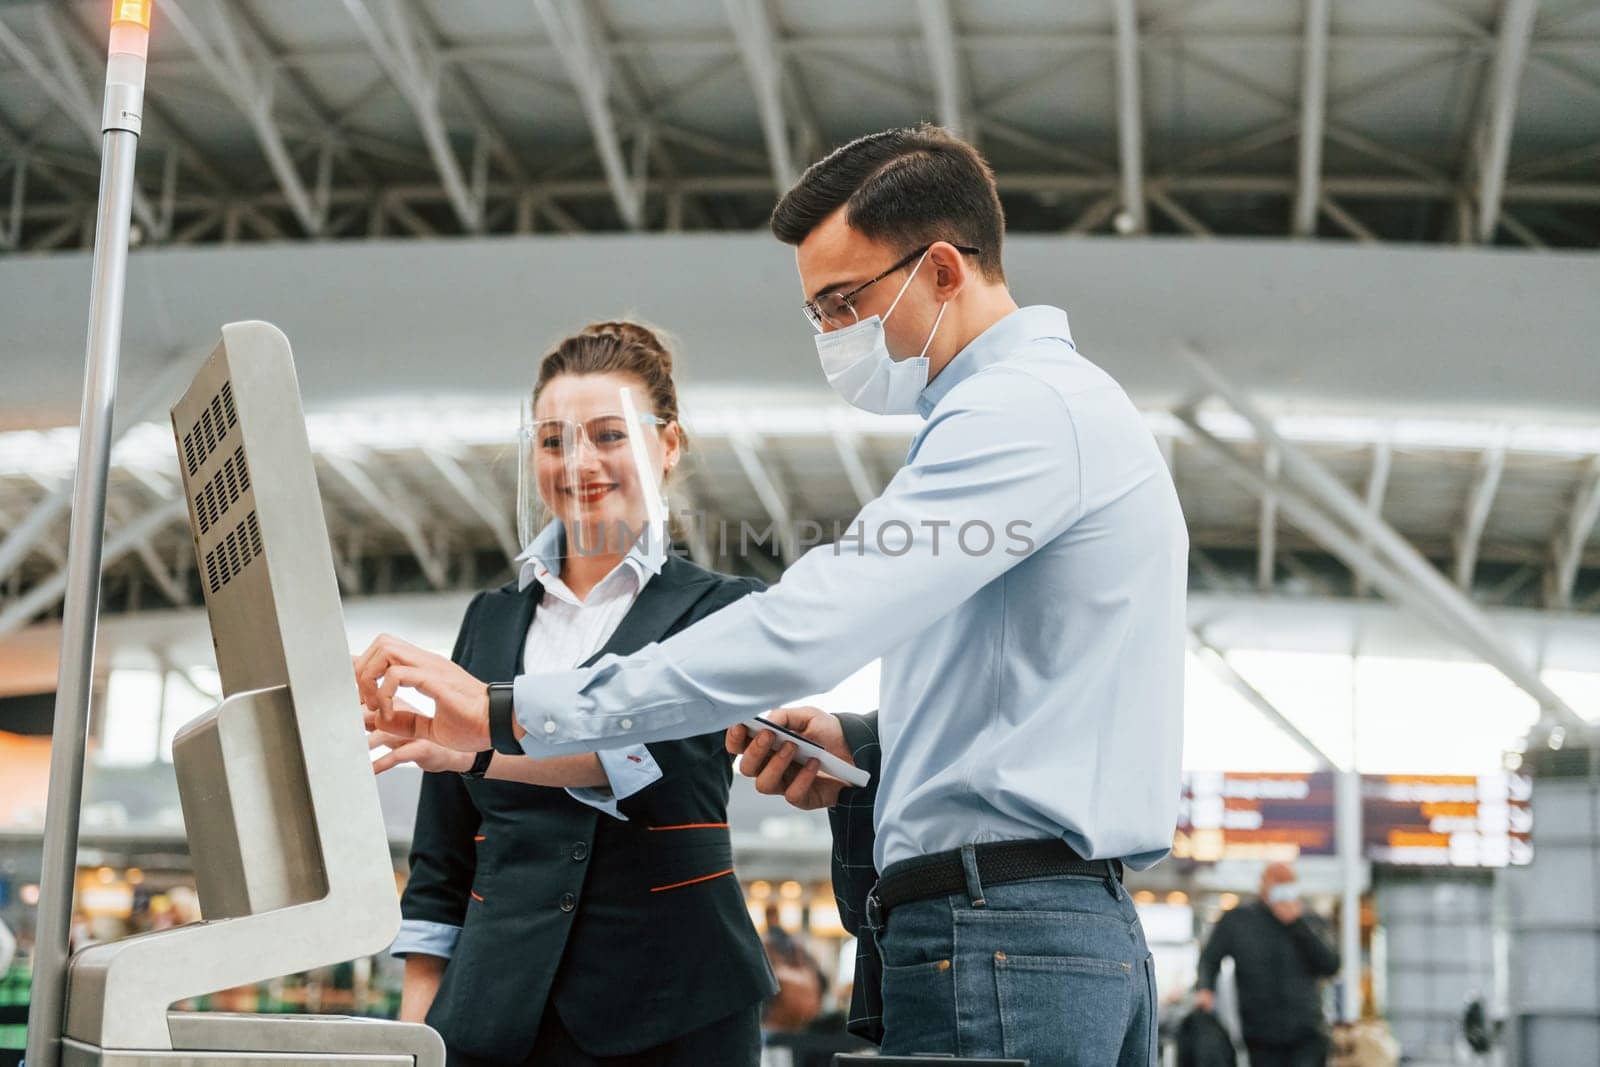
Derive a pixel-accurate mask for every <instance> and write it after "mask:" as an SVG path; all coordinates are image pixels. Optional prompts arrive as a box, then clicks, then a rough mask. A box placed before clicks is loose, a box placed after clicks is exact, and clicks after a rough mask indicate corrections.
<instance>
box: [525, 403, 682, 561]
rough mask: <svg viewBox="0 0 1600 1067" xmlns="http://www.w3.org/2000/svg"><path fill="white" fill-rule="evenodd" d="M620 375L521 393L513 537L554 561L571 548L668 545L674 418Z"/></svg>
mask: <svg viewBox="0 0 1600 1067" xmlns="http://www.w3.org/2000/svg"><path fill="white" fill-rule="evenodd" d="M619 380H620V382H628V381H629V380H630V379H629V378H628V377H627V376H622V375H614V374H589V375H563V376H559V377H556V378H553V379H551V381H550V382H548V383H547V384H546V386H545V388H544V390H543V392H542V393H541V394H540V396H539V399H538V401H537V403H533V402H532V401H530V400H525V401H524V402H523V414H522V426H521V429H520V431H519V433H518V448H517V459H518V463H517V536H518V538H519V539H520V540H521V543H522V545H523V547H524V549H527V548H530V547H531V548H533V549H534V550H535V555H536V556H537V557H538V558H539V559H540V561H541V562H543V563H544V564H545V565H546V566H549V567H550V568H551V569H552V570H556V571H559V566H560V565H559V562H558V561H561V560H566V559H570V558H572V557H575V556H588V557H604V558H607V559H620V558H621V557H623V556H626V555H628V554H629V553H630V552H646V553H648V552H655V551H660V550H663V549H664V548H665V547H666V546H667V544H668V543H669V541H668V533H667V504H666V499H665V495H664V492H663V482H664V480H665V473H666V471H667V469H668V468H669V467H670V466H671V465H672V464H673V463H674V462H676V459H677V442H678V435H677V430H676V428H675V427H671V426H668V425H667V424H666V423H665V422H664V420H662V419H661V418H660V417H659V416H657V415H656V414H655V413H654V412H653V411H651V410H650V407H649V403H648V399H647V397H646V395H645V393H644V390H643V389H642V388H640V387H638V386H637V385H629V384H619Z"/></svg>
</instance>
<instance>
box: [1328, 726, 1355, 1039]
mask: <svg viewBox="0 0 1600 1067" xmlns="http://www.w3.org/2000/svg"><path fill="white" fill-rule="evenodd" d="M1351 732H1352V733H1354V730H1352V731H1351ZM1353 763H1354V761H1353V760H1352V766H1351V767H1349V768H1347V769H1345V770H1342V771H1340V772H1339V776H1338V778H1337V779H1336V780H1335V781H1336V782H1337V785H1336V786H1335V790H1334V792H1335V796H1336V801H1337V803H1336V811H1337V814H1338V821H1337V824H1336V826H1337V831H1336V834H1337V840H1338V842H1339V875H1340V882H1341V885H1342V898H1341V902H1340V907H1339V985H1340V987H1341V989H1340V996H1339V1017H1340V1019H1341V1020H1342V1021H1344V1022H1347V1023H1348V1022H1355V1021H1356V1020H1358V1019H1360V1018H1361V772H1360V771H1358V770H1356V769H1355V767H1354V766H1353Z"/></svg>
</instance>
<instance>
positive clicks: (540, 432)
mask: <svg viewBox="0 0 1600 1067" xmlns="http://www.w3.org/2000/svg"><path fill="white" fill-rule="evenodd" d="M639 424H640V425H641V426H662V425H665V423H664V422H663V420H661V419H659V418H657V417H656V416H654V415H647V414H644V413H641V414H640V415H639ZM522 433H523V434H525V435H527V437H528V439H529V441H530V442H531V443H532V444H533V447H534V449H535V451H537V452H539V453H540V454H544V455H561V454H563V453H569V452H576V451H577V449H578V444H579V442H580V441H587V442H589V447H590V448H592V449H594V450H595V451H596V452H602V453H604V452H611V451H614V450H616V449H622V448H627V447H628V421H627V419H626V418H625V417H624V416H622V415H621V414H615V415H612V414H605V415H596V416H594V417H593V418H589V419H585V420H583V421H581V422H579V421H576V420H573V419H539V420H538V421H536V422H534V423H533V425H531V426H524V427H523V428H522Z"/></svg>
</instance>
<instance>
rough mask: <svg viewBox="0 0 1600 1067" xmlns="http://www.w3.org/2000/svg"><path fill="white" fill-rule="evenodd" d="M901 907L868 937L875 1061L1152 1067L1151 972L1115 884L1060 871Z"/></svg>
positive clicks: (1129, 904) (971, 880)
mask: <svg viewBox="0 0 1600 1067" xmlns="http://www.w3.org/2000/svg"><path fill="white" fill-rule="evenodd" d="M966 866H967V872H968V873H967V882H968V887H967V891H966V892H964V893H957V894H953V895H951V896H948V897H936V898H933V899H930V900H919V901H914V902H912V903H910V904H902V905H901V906H899V907H897V908H895V909H894V911H893V912H891V913H890V914H889V916H888V919H887V922H886V924H885V927H884V928H883V929H882V930H880V931H879V932H878V934H877V937H878V946H879V949H880V951H881V953H882V955H883V1025H884V1040H883V1052H884V1055H899V1056H906V1055H914V1054H916V1053H945V1054H950V1055H956V1056H995V1057H1016V1058H1026V1059H1029V1060H1031V1061H1032V1065H1033V1067H1079V1065H1082V1067H1110V1065H1113V1064H1115V1065H1116V1067H1154V1064H1155V1063H1156V1061H1157V1041H1156V987H1155V968H1154V964H1153V962H1152V960H1151V958H1150V950H1149V948H1148V947H1146V945H1145V940H1144V930H1143V929H1142V928H1141V927H1140V925H1139V917H1138V914H1137V913H1136V912H1135V911H1134V907H1133V901H1132V900H1130V899H1129V898H1128V894H1127V892H1126V891H1125V890H1124V889H1123V888H1122V884H1121V883H1120V882H1117V881H1114V880H1107V879H1103V878H1093V877H1086V876H1079V875H1067V876H1062V877H1053V878H1038V879H1033V880H1031V881H1026V882H1011V883H1008V884H1005V885H997V886H987V887H985V886H981V885H978V884H976V883H977V866H976V864H975V863H974V862H972V861H971V858H970V854H969V856H968V862H967V864H966Z"/></svg>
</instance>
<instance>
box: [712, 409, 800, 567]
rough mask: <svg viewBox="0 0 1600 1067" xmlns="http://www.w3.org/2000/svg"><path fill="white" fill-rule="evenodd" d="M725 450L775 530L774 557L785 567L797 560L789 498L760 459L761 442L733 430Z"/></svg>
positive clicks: (778, 481) (774, 474)
mask: <svg viewBox="0 0 1600 1067" xmlns="http://www.w3.org/2000/svg"><path fill="white" fill-rule="evenodd" d="M728 447H729V448H731V449H733V455H734V458H735V459H737V460H738V461H739V466H740V468H741V469H743V470H744V476H745V477H746V478H748V479H749V480H750V487H751V488H752V489H754V490H755V491H756V498H757V499H758V500H760V501H761V506H762V508H764V509H765V510H766V512H767V518H769V519H770V520H771V521H772V524H773V525H774V526H776V527H777V535H778V554H779V556H780V557H781V558H782V560H783V565H784V566H785V567H787V566H788V565H789V564H791V563H793V562H794V561H795V560H796V559H798V558H799V556H800V553H799V552H798V550H797V549H796V547H795V530H794V521H793V515H792V513H791V512H790V510H789V495H788V493H787V492H786V491H785V490H784V486H783V484H782V482H781V481H780V480H779V479H778V476H777V475H776V473H774V471H773V470H772V469H771V468H770V467H768V466H767V464H766V462H765V461H764V460H763V459H762V456H761V452H762V445H761V439H760V438H759V437H757V436H756V435H755V434H753V433H751V432H750V431H748V430H743V429H737V430H733V431H731V432H730V433H729V434H728Z"/></svg>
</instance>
